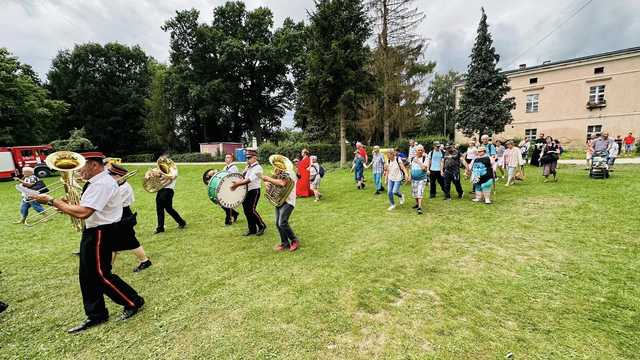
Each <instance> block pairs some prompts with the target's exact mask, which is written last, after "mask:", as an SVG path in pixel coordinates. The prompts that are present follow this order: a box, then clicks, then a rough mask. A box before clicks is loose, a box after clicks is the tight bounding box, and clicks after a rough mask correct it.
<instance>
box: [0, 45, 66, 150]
mask: <svg viewBox="0 0 640 360" xmlns="http://www.w3.org/2000/svg"><path fill="white" fill-rule="evenodd" d="M66 108H67V105H66V104H65V103H64V102H62V101H54V100H51V99H49V93H48V91H47V90H46V89H45V88H43V87H42V86H41V84H40V81H39V79H38V76H37V75H36V74H35V72H34V71H33V69H32V68H31V66H29V65H26V64H22V63H20V61H18V59H17V58H16V57H14V56H12V55H11V53H10V52H9V50H7V49H6V48H0V145H2V146H7V145H29V144H31V145H34V144H38V143H44V142H49V141H51V140H53V139H52V138H51V137H52V136H55V135H56V132H55V129H56V128H57V123H58V122H59V121H60V120H61V117H62V115H63V114H64V112H65V111H66Z"/></svg>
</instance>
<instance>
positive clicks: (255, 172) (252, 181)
mask: <svg viewBox="0 0 640 360" xmlns="http://www.w3.org/2000/svg"><path fill="white" fill-rule="evenodd" d="M262 173H263V170H262V166H260V164H258V152H257V151H256V150H255V149H247V168H246V169H245V171H244V180H236V181H234V182H233V185H231V190H235V189H237V188H238V187H240V186H242V185H247V196H246V197H245V198H244V201H243V202H242V209H243V210H244V216H246V217H247V226H248V227H249V231H247V233H245V234H244V236H251V235H257V236H262V234H264V231H265V230H266V229H267V225H266V224H265V223H264V221H262V217H261V216H260V214H258V211H257V210H256V207H257V206H258V201H259V200H260V179H261V178H262Z"/></svg>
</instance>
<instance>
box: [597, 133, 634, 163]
mask: <svg viewBox="0 0 640 360" xmlns="http://www.w3.org/2000/svg"><path fill="white" fill-rule="evenodd" d="M635 140H636V139H635V137H633V133H632V132H629V133H628V134H627V136H626V137H625V138H624V139H622V136H621V135H618V137H617V138H616V139H615V140H614V139H611V138H610V137H609V133H607V132H604V133H602V134H599V133H598V134H595V136H591V135H589V136H587V141H586V143H585V148H586V158H587V169H589V166H590V165H591V159H592V157H593V156H594V154H596V153H600V154H604V155H605V156H606V158H607V164H608V165H609V171H611V170H613V169H612V167H613V165H614V164H615V162H616V159H617V158H618V156H619V155H620V152H621V150H622V149H623V146H624V152H625V153H627V154H628V153H631V152H632V151H633V149H634V146H635Z"/></svg>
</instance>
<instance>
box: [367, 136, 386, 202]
mask: <svg viewBox="0 0 640 360" xmlns="http://www.w3.org/2000/svg"><path fill="white" fill-rule="evenodd" d="M367 167H372V168H373V171H372V172H373V181H374V183H375V186H376V192H375V194H376V195H380V193H381V192H384V186H382V175H383V174H384V155H382V153H381V152H380V146H378V145H376V146H374V147H373V154H372V156H371V163H370V164H369V165H367Z"/></svg>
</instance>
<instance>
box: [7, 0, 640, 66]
mask: <svg viewBox="0 0 640 360" xmlns="http://www.w3.org/2000/svg"><path fill="white" fill-rule="evenodd" d="M222 3H223V1H221V0H54V1H47V0H0V9H2V11H1V12H0V47H7V48H8V49H9V51H11V52H12V53H13V54H14V55H16V56H18V57H19V59H20V60H21V61H22V62H24V63H27V64H30V65H32V66H33V67H34V69H35V70H36V71H37V72H38V73H39V74H40V75H41V77H43V78H44V77H45V74H46V72H47V71H48V69H49V66H50V64H51V59H52V58H53V57H54V56H55V55H56V53H57V52H58V50H60V49H67V48H72V47H73V45H74V44H77V43H84V42H98V43H106V42H110V41H118V42H121V43H125V44H129V45H134V44H138V45H140V46H141V47H142V48H143V49H145V50H146V51H147V53H148V54H150V55H152V56H153V57H155V58H156V59H158V60H160V61H167V58H168V51H169V50H168V42H169V41H168V38H169V36H168V34H166V33H164V32H163V31H162V30H161V29H160V26H161V25H162V24H163V23H164V22H165V20H167V19H169V18H171V17H172V16H173V15H174V13H175V10H177V9H187V8H196V9H199V10H200V17H201V21H202V22H209V21H210V20H211V17H212V9H213V8H214V7H216V6H218V5H221V4H222ZM245 3H246V4H247V6H248V8H250V9H251V8H255V7H258V6H267V7H269V8H270V9H271V10H272V11H273V13H274V16H275V22H276V26H279V25H280V24H281V23H282V21H283V20H284V19H285V18H286V17H291V18H293V19H295V20H306V19H307V12H308V11H313V0H270V1H257V0H247V1H245ZM416 4H418V6H419V8H420V9H421V10H422V11H423V12H424V13H425V14H426V16H427V17H426V19H425V21H424V23H423V24H422V25H421V27H420V29H419V31H420V33H421V35H422V36H424V37H425V38H428V39H430V45H429V47H428V49H427V51H426V53H425V55H426V58H427V59H429V60H434V61H436V62H437V64H438V65H437V68H436V70H437V71H447V70H449V69H454V70H457V71H461V72H463V71H465V69H466V67H467V64H468V56H469V53H470V51H471V47H472V46H473V41H474V37H475V31H476V28H477V25H478V21H479V19H480V7H481V6H484V8H485V10H486V12H487V16H488V21H489V26H490V28H489V30H490V31H491V33H492V34H493V39H494V45H495V47H496V49H497V51H498V53H499V54H500V55H501V66H502V67H503V69H512V68H514V67H516V66H517V64H521V63H526V64H528V65H535V64H540V63H542V62H543V61H545V60H551V61H557V60H562V59H567V58H572V57H576V56H583V55H589V54H594V53H599V52H604V51H611V50H617V49H622V48H627V47H634V46H640V35H639V34H640V20H639V18H638V14H640V1H639V0H607V1H589V0H484V1H475V0H417V1H416ZM585 4H587V5H586V7H584V8H583V9H582V11H580V12H579V13H577V15H575V16H574V17H573V18H570V16H571V15H572V14H575V13H576V12H577V11H578V9H580V8H581V7H582V6H584V5H585ZM554 29H556V30H555V32H553V34H552V35H551V36H549V37H548V38H547V39H546V40H544V41H542V42H540V43H539V44H537V43H538V42H539V41H540V40H541V39H542V38H543V37H545V35H547V34H548V33H549V32H551V31H553V30H554ZM536 44H537V45H536ZM525 50H528V51H526V52H525ZM523 52H525V53H524V54H522V53H523ZM520 54H522V55H520ZM518 55H520V56H518Z"/></svg>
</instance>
